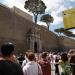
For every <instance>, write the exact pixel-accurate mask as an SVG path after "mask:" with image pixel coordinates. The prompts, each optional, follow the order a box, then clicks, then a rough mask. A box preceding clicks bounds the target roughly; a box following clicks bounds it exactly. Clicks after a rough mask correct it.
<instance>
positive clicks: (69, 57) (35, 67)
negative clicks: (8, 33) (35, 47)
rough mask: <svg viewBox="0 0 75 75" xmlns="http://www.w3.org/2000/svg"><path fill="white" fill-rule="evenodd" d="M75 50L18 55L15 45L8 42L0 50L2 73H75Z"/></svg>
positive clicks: (35, 74)
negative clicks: (15, 52) (15, 51)
mask: <svg viewBox="0 0 75 75" xmlns="http://www.w3.org/2000/svg"><path fill="white" fill-rule="evenodd" d="M74 74H75V55H74V50H69V52H68V53H67V52H62V53H61V54H59V53H49V52H42V53H33V52H32V50H28V51H27V52H26V53H25V55H22V54H20V56H19V57H17V56H16V55H15V54H14V45H13V44H12V43H10V42H6V43H4V44H3V45H2V46H1V51H0V75H74Z"/></svg>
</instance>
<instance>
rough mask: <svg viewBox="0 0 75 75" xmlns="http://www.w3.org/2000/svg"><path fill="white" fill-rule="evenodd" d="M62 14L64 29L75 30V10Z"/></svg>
mask: <svg viewBox="0 0 75 75" xmlns="http://www.w3.org/2000/svg"><path fill="white" fill-rule="evenodd" d="M62 14H63V23H64V29H71V28H75V8H72V9H68V10H65V11H63V12H62Z"/></svg>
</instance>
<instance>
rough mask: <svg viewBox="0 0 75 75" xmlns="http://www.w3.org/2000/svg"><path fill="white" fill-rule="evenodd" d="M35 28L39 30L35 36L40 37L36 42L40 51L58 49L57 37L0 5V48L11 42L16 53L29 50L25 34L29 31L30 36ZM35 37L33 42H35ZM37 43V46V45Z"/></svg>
mask: <svg viewBox="0 0 75 75" xmlns="http://www.w3.org/2000/svg"><path fill="white" fill-rule="evenodd" d="M36 27H38V29H39V31H38V32H37V34H39V35H40V38H39V39H40V40H38V41H40V43H41V44H40V45H39V46H41V49H43V50H42V51H44V50H48V51H49V50H50V49H52V48H57V47H58V37H57V36H56V35H55V34H54V33H53V32H50V31H48V30H47V29H46V28H44V27H42V26H39V25H36V24H35V23H33V22H32V21H30V20H28V19H26V18H25V17H22V16H21V15H19V14H17V13H15V12H14V11H11V9H9V8H7V7H4V6H1V5H0V46H1V44H2V43H3V42H5V41H11V42H13V43H14V44H15V50H16V52H17V53H18V52H24V51H26V50H27V49H28V48H29V45H28V44H27V35H28V34H27V33H28V31H29V30H30V29H31V30H32V33H31V34H30V35H32V34H33V32H36V29H35V28H36ZM35 37H36V36H34V38H33V41H35ZM36 39H38V37H36ZM38 41H37V44H39V42H38Z"/></svg>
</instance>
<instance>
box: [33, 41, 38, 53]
mask: <svg viewBox="0 0 75 75" xmlns="http://www.w3.org/2000/svg"><path fill="white" fill-rule="evenodd" d="M34 52H35V53H37V52H38V50H37V42H36V41H35V42H34Z"/></svg>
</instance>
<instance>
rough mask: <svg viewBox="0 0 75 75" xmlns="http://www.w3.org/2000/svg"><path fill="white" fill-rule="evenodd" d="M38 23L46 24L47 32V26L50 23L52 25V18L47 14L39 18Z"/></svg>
mask: <svg viewBox="0 0 75 75" xmlns="http://www.w3.org/2000/svg"><path fill="white" fill-rule="evenodd" d="M40 21H43V22H46V24H47V26H48V30H49V25H50V23H53V21H54V18H53V17H52V16H51V15H49V14H45V15H43V16H42V17H41V19H40Z"/></svg>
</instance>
